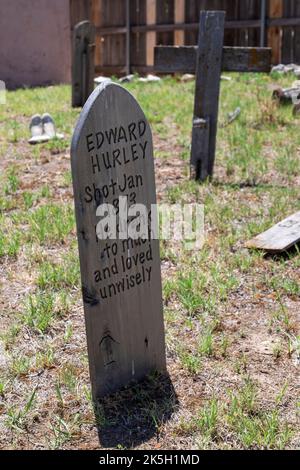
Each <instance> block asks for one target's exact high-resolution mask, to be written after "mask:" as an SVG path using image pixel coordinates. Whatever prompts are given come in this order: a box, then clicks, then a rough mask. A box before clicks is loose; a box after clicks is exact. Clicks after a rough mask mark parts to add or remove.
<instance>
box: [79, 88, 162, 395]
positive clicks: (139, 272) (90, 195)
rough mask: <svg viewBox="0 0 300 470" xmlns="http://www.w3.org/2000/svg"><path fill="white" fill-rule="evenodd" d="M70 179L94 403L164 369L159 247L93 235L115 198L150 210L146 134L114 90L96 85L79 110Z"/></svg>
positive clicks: (139, 116)
mask: <svg viewBox="0 0 300 470" xmlns="http://www.w3.org/2000/svg"><path fill="white" fill-rule="evenodd" d="M72 175H73V186H74V198H75V209H76V220H77V233H78V243H79V254H80V266H81V277H82V292H83V302H84V311H85V321H86V332H87V343H88V353H89V364H90V375H91V381H92V389H93V397H94V399H95V400H96V399H97V398H99V397H102V396H104V395H107V394H110V393H113V392H115V391H117V390H119V389H120V388H121V387H123V386H125V385H127V384H128V383H129V382H130V381H131V380H132V379H136V380H139V379H142V378H143V377H144V376H145V375H147V373H149V372H150V371H152V370H158V371H164V370H165V367H166V364H165V345H164V327H163V312H162V288H161V272H160V257H159V241H158V240H151V239H149V240H142V239H139V240H135V241H133V240H131V239H128V238H127V239H125V240H119V239H114V240H99V238H98V237H97V234H96V227H97V224H98V223H99V217H97V216H96V211H97V208H98V209H99V207H101V205H103V204H104V203H108V204H112V205H114V206H115V207H118V198H119V196H123V197H127V198H128V206H129V207H130V206H131V205H132V204H144V205H146V207H147V211H148V213H149V212H150V210H151V205H152V204H156V192H155V178H154V160H153V145H152V134H151V129H150V126H149V124H148V122H147V119H146V118H145V115H144V113H143V111H142V110H141V108H140V106H139V105H138V103H137V102H136V100H135V99H134V98H133V97H132V95H131V94H130V93H129V92H128V91H126V90H125V89H123V88H122V87H121V86H119V85H115V84H112V83H104V84H102V85H101V86H99V87H98V88H97V89H96V90H95V91H94V92H93V94H92V95H91V96H90V98H89V99H88V101H87V103H86V104H85V106H84V108H83V111H82V113H81V116H80V118H79V121H78V124H77V127H76V129H75V132H74V136H73V142H72ZM154 216H155V214H153V213H152V214H151V216H150V217H154ZM116 238H118V237H116Z"/></svg>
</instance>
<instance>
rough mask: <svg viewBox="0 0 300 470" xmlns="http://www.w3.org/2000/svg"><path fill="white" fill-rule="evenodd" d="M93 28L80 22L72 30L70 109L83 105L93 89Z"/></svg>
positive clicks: (84, 22)
mask: <svg viewBox="0 0 300 470" xmlns="http://www.w3.org/2000/svg"><path fill="white" fill-rule="evenodd" d="M94 54H95V27H94V26H93V25H92V24H91V23H90V22H89V21H81V22H80V23H78V24H77V25H76V26H75V28H74V37H73V62H72V107H73V108H77V107H81V106H83V105H84V103H85V102H86V100H87V99H88V97H89V96H90V94H91V93H92V92H93V89H94V71H95V64H94Z"/></svg>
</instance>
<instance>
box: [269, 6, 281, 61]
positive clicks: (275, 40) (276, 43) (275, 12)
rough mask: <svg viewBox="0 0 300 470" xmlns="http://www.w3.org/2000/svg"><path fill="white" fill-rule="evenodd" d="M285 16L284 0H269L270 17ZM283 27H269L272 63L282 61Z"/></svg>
mask: <svg viewBox="0 0 300 470" xmlns="http://www.w3.org/2000/svg"><path fill="white" fill-rule="evenodd" d="M282 17H283V0H269V18H282ZM281 43H282V41H281V28H279V27H271V28H269V29H268V46H269V47H271V48H272V63H273V64H279V63H280V62H281Z"/></svg>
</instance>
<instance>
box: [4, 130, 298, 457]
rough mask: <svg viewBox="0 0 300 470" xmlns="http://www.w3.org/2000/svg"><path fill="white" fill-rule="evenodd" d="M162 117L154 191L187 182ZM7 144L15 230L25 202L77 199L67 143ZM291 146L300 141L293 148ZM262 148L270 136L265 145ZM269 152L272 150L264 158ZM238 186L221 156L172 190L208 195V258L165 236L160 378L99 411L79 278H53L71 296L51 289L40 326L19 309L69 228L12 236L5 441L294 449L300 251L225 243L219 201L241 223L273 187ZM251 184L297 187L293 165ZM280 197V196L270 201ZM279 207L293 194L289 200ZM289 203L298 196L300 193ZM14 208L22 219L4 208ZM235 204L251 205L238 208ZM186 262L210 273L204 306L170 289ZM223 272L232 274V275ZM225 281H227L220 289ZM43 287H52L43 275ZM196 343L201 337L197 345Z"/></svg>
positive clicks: (22, 222) (57, 255) (57, 257)
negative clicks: (206, 177)
mask: <svg viewBox="0 0 300 470" xmlns="http://www.w3.org/2000/svg"><path fill="white" fill-rule="evenodd" d="M20 125H22V122H20ZM168 127H169V133H168V137H167V139H166V138H165V137H164V138H161V136H160V135H159V133H157V132H154V147H155V150H156V152H159V153H162V154H171V158H156V161H155V167H156V181H157V196H158V201H159V202H163V201H166V202H168V201H170V194H171V196H172V191H173V190H174V188H178V187H179V188H181V187H183V188H184V187H185V186H184V185H186V184H189V183H188V165H187V162H186V161H185V160H183V159H182V157H181V153H182V146H181V145H180V143H178V139H177V133H178V132H177V130H178V129H177V126H176V124H174V123H173V124H172V123H169V124H168ZM3 140H4V139H3V138H2V141H3ZM2 143H4V142H2ZM5 145H6V151H5V154H2V157H1V160H0V171H1V174H2V175H6V174H7V172H8V171H9V169H10V168H11V166H14V167H15V168H16V171H17V174H18V178H19V185H18V188H17V190H16V191H15V192H14V194H13V195H10V194H9V195H8V196H7V197H8V198H9V199H10V201H11V205H10V206H9V207H6V208H5V209H4V211H3V213H4V215H5V217H6V222H5V224H6V225H5V230H8V229H11V228H14V227H17V228H18V229H19V230H20V231H21V234H22V236H24V239H26V237H27V234H28V231H29V230H30V228H29V227H28V222H27V220H26V214H27V215H28V214H29V211H31V210H34V209H36V208H38V207H40V206H42V205H44V204H49V201H51V203H53V204H58V205H59V206H65V205H68V204H69V205H70V206H71V207H72V205H73V199H72V189H71V180H70V177H69V171H70V157H69V149H68V148H67V149H62V150H59V151H58V152H52V151H51V150H50V151H49V149H43V148H41V150H40V154H39V156H38V158H33V156H32V149H31V148H30V147H29V146H28V145H27V143H26V139H25V138H24V137H22V138H21V139H20V140H19V141H18V142H8V143H7V142H5ZM299 152H300V147H299V148H298V149H297V155H298V157H299ZM267 153H268V145H266V146H265V147H264V154H265V155H266V154H267ZM273 157H274V156H273V155H272V154H270V156H269V158H270V160H272V159H273ZM235 184H236V182H235V181H234V179H232V181H231V178H230V176H228V171H227V172H226V169H225V167H224V165H223V162H222V161H221V160H220V161H219V160H218V161H217V165H216V176H215V181H214V183H209V184H206V185H204V186H203V187H199V188H198V187H197V186H196V185H193V186H192V188H188V190H186V191H185V189H182V191H181V193H180V194H179V195H178V197H180V198H183V199H188V200H189V201H194V200H197V201H201V202H203V203H204V202H206V201H207V200H211V199H210V198H216V200H215V201H214V204H213V205H212V206H210V207H212V209H213V215H212V216H208V218H207V220H206V250H207V254H206V255H205V257H204V258H201V257H200V258H197V255H195V257H194V255H193V257H192V258H193V259H188V258H191V257H190V255H187V254H185V253H182V252H180V248H178V246H176V245H172V243H170V245H168V246H167V247H164V249H163V252H162V275H163V281H164V305H165V315H166V336H167V361H168V373H169V376H168V377H160V376H152V377H150V378H149V379H147V380H146V381H145V383H144V384H140V385H134V386H133V387H130V388H128V389H126V390H124V391H123V392H121V393H119V394H117V395H116V396H114V397H110V398H108V399H106V400H104V401H103V402H102V403H101V404H99V406H98V408H97V410H96V420H95V414H94V410H93V407H92V404H91V399H90V391H89V376H88V363H87V355H86V338H85V327H84V316H83V307H82V301H81V293H80V288H79V282H78V283H77V284H76V283H74V285H71V286H70V285H68V283H67V282H66V286H63V287H64V289H66V292H67V295H68V300H67V301H66V302H65V303H63V306H61V305H57V303H58V304H59V302H60V301H61V299H60V300H57V298H56V297H55V300H54V304H53V306H52V309H53V310H55V311H58V312H60V313H58V314H56V315H55V318H54V319H53V321H52V322H51V326H50V327H49V328H47V329H46V330H45V332H44V333H41V332H39V331H37V330H36V329H35V328H32V327H30V325H29V324H28V323H26V322H25V323H24V322H23V320H22V318H23V315H24V311H25V310H26V306H25V305H26V299H27V298H28V296H30V295H31V294H35V292H36V290H37V282H38V278H39V273H40V268H41V264H42V263H45V262H46V261H47V262H50V263H54V264H55V265H57V264H61V263H65V262H66V258H65V257H70V258H71V257H72V256H73V257H75V259H76V256H77V251H76V250H77V247H76V234H75V228H74V227H73V228H72V230H70V231H69V233H65V234H64V235H63V236H61V237H60V239H59V240H55V241H53V242H47V241H46V242H45V243H44V242H43V243H40V242H39V241H38V240H33V241H30V242H27V243H22V242H21V243H20V249H19V251H18V253H17V255H15V256H9V255H7V254H6V255H4V256H2V258H1V261H0V286H1V296H0V318H1V325H0V333H1V335H2V336H1V338H2V340H1V341H0V372H1V374H0V378H1V380H0V384H1V388H0V447H1V448H2V449H4V448H5V449H13V448H17V449H33V448H35V449H45V448H63V449H99V448H140V449H193V448H215V449H221V448H225V449H227V448H254V449H255V448H293V449H295V448H299V447H300V433H299V412H300V411H299V403H300V401H299V390H300V374H299V368H300V345H299V335H300V328H299V325H300V307H299V306H300V300H299V289H298V288H297V285H298V286H299V279H300V262H299V254H298V252H297V251H296V250H295V251H292V252H290V253H289V254H288V255H284V256H281V257H271V256H262V255H258V254H255V255H253V258H252V257H251V256H252V255H249V254H248V252H247V250H245V249H244V248H243V242H244V241H246V240H242V239H239V238H236V239H234V240H232V241H231V242H230V243H228V245H226V246H223V245H222V242H221V241H220V240H221V239H222V238H223V236H224V237H225V235H224V234H226V237H227V236H228V234H227V233H226V230H227V228H226V227H227V226H224V225H223V222H218V223H217V222H216V219H215V218H214V217H218V211H219V209H220V210H221V209H222V210H223V209H224V207H225V206H226V204H229V205H230V204H232V205H233V211H235V210H236V211H237V212H236V213H235V214H233V215H234V217H233V220H232V219H231V226H232V225H233V226H235V227H236V229H237V230H238V229H239V227H240V226H242V225H243V224H246V223H249V222H251V220H252V219H254V218H255V215H257V214H256V211H257V210H258V208H259V209H260V210H262V213H263V212H264V211H266V212H268V213H269V211H270V210H271V209H270V208H272V210H274V206H275V207H276V198H277V197H278V193H277V192H275V193H273V192H270V191H263V190H257V188H256V187H255V185H251V184H245V185H243V186H240V187H238V188H237V187H236V186H235ZM261 185H262V188H263V187H267V188H271V187H272V186H273V185H274V186H276V187H280V186H289V188H290V189H291V188H294V189H295V191H297V190H298V189H299V174H296V175H295V176H294V178H293V179H292V181H289V183H288V184H287V183H286V181H285V180H284V179H282V178H281V175H280V174H278V172H274V173H272V171H270V172H269V173H268V174H267V175H265V177H264V179H263V181H261ZM43 187H48V188H49V189H50V193H49V194H48V195H46V196H45V197H43V196H38V197H37V199H35V201H34V203H33V206H32V207H31V208H30V209H26V208H24V201H23V193H24V192H31V193H34V194H37V193H38V192H39V191H41V188H43ZM274 201H275V202H274ZM279 204H282V202H281V199H280V198H279V197H278V208H279V209H278V210H279V212H280V211H282V208H281V206H279ZM289 204H290V199H289V202H288V204H287V207H290V206H289ZM297 204H298V207H299V205H300V196H299V191H298V195H297ZM20 207H22V217H19V218H17V219H14V214H16V213H17V211H18V209H19V208H20ZM239 207H243V208H244V209H245V208H246V209H247V210H246V209H245V211H244V212H243V213H241V214H240V213H238V210H239V209H238V208H239ZM224 210H225V209H224ZM247 211H248V212H247ZM276 221H277V220H276ZM226 237H225V238H226ZM239 255H240V256H241V258H239V257H238V256H239ZM221 258H222V260H223V261H222V263H223V264H221V265H220V269H219V271H218V273H215V271H214V269H213V268H209V269H208V268H207V266H208V265H209V266H212V265H214V264H215V265H217V264H218V263H219V260H220V259H221ZM227 260H229V261H230V262H229V264H227V270H228V271H226V275H225V274H224V276H225V277H223V272H222V266H225V265H226V263H227ZM246 263H248V264H246ZM187 265H188V266H189V273H190V272H194V273H195V276H196V279H197V278H198V276H200V275H201V274H204V276H205V277H206V279H207V284H206V285H204V287H203V291H201V295H202V296H203V298H205V299H206V300H207V302H208V303H209V301H210V299H212V298H216V299H217V300H216V305H215V306H214V307H213V308H212V309H211V310H209V308H210V307H205V306H204V307H203V308H202V310H201V308H200V307H197V308H196V309H195V311H192V312H191V314H188V313H187V310H188V307H186V299H185V298H184V299H183V300H182V297H184V294H182V295H181V294H180V292H181V289H182V287H180V286H182V284H180V283H181V280H180V276H181V274H182V273H185V271H186V266H187ZM231 276H234V278H235V282H234V283H232V286H231V284H230V282H229V281H230V279H231ZM272 279H274V283H272ZM287 281H288V282H289V284H288V285H287V286H286V285H285V282H287ZM195 282H196V281H195ZM168 283H171V287H170V288H168V285H169V284H168ZM224 283H225V284H226V283H229V285H230V286H231V287H228V288H227V289H226V293H225V294H224V300H222V295H223V294H222V292H223V291H222V287H223V284H224ZM62 285H63V283H62ZM226 285H227V284H226ZM166 286H167V287H166ZM291 286H292V287H291ZM195 288H196V287H195ZM48 290H49V292H50V291H51V292H52V290H54V291H55V292H56V294H57V290H55V288H54V287H53V285H49V286H48ZM43 292H46V291H43ZM47 292H48V291H47ZM47 292H46V293H47ZM56 294H55V295H56ZM43 295H44V294H43ZM45 295H46V294H45ZM57 295H58V294H57ZM69 297H70V298H71V300H70V299H69ZM212 311H213V313H212ZM207 312H208V313H207ZM203 318H205V320H203ZM207 325H209V329H208V330H207ZM212 325H213V326H212ZM14 328H16V330H17V331H14ZM207 331H209V332H210V333H207ZM199 342H200V343H201V344H202V345H203V344H204V343H205V342H206V343H207V344H206V343H205V344H206V346H204V347H202V349H201V348H200V349H201V351H200V349H199V344H200V343H199ZM24 358H27V359H26V360H25V361H24ZM31 399H32V400H31ZM239 423H240V424H239Z"/></svg>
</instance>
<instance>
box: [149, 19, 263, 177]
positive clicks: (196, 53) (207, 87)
mask: <svg viewBox="0 0 300 470" xmlns="http://www.w3.org/2000/svg"><path fill="white" fill-rule="evenodd" d="M224 28H225V12H223V11H202V12H201V13H200V29H199V41H198V46H184V47H181V46H179V47H173V46H158V47H156V48H155V70H156V72H159V73H195V72H196V91H195V104H194V118H193V132H192V149H191V176H192V177H194V178H195V179H197V180H200V181H205V180H206V179H207V178H211V177H212V176H213V169H214V161H215V151H216V137H217V124H218V107H219V95H220V80H221V71H222V70H224V71H231V72H270V69H271V53H272V50H271V49H270V48H255V47H247V48H245V47H223V42H224Z"/></svg>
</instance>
